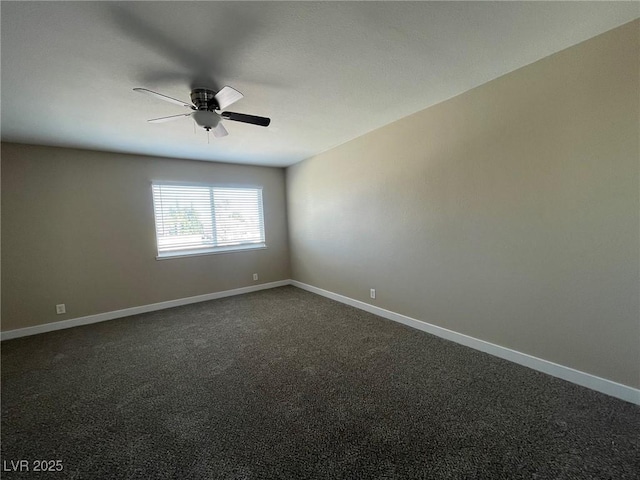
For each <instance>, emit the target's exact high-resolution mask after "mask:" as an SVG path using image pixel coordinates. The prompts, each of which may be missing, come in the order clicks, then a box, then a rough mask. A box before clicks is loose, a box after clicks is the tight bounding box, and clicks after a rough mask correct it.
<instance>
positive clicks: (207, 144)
mask: <svg viewBox="0 0 640 480" xmlns="http://www.w3.org/2000/svg"><path fill="white" fill-rule="evenodd" d="M207 145H209V130H207Z"/></svg>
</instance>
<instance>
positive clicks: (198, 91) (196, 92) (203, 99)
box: [191, 88, 218, 111]
mask: <svg viewBox="0 0 640 480" xmlns="http://www.w3.org/2000/svg"><path fill="white" fill-rule="evenodd" d="M215 95H216V92H214V91H213V90H209V89H208V88H194V89H193V90H192V91H191V102H193V104H194V105H195V107H196V109H198V110H210V111H213V110H218V102H217V101H216V99H215ZM209 102H211V104H210V103H209Z"/></svg>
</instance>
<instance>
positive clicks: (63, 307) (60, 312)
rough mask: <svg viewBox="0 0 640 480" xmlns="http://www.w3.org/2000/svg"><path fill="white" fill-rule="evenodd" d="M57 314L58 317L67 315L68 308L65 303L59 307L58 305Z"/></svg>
mask: <svg viewBox="0 0 640 480" xmlns="http://www.w3.org/2000/svg"><path fill="white" fill-rule="evenodd" d="M56 313H57V314H58V315H61V314H63V313H67V307H66V306H65V305H64V303H59V304H58V305H56Z"/></svg>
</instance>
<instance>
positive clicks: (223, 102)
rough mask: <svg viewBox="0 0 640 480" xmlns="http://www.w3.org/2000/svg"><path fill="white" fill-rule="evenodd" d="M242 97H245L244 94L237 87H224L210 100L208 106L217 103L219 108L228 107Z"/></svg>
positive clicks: (213, 105)
mask: <svg viewBox="0 0 640 480" xmlns="http://www.w3.org/2000/svg"><path fill="white" fill-rule="evenodd" d="M242 97H244V95H242V94H241V93H240V92H239V91H237V90H236V89H235V88H231V87H228V86H226V87H222V90H220V91H219V92H218V93H216V94H215V95H214V97H213V98H212V99H211V100H209V105H208V107H209V108H211V107H215V104H216V103H217V104H218V108H219V109H223V108H227V107H228V106H229V105H231V104H232V103H236V102H237V101H238V100H240V99H241V98H242Z"/></svg>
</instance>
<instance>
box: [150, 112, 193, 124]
mask: <svg viewBox="0 0 640 480" xmlns="http://www.w3.org/2000/svg"><path fill="white" fill-rule="evenodd" d="M192 113H193V112H191V113H181V114H180V115H171V116H170V117H160V118H152V119H151V120H147V122H149V123H162V122H170V121H171V120H177V119H178V118H181V117H190V116H191V114H192Z"/></svg>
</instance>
